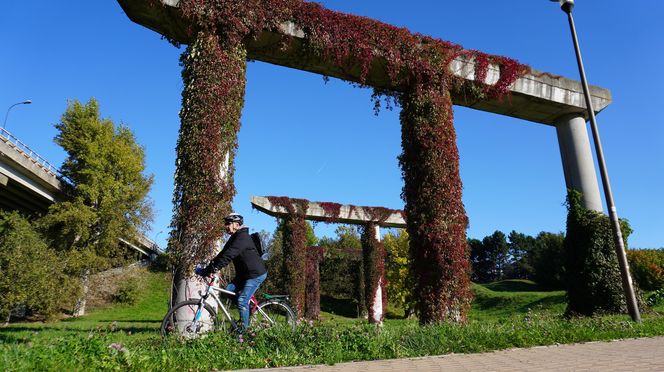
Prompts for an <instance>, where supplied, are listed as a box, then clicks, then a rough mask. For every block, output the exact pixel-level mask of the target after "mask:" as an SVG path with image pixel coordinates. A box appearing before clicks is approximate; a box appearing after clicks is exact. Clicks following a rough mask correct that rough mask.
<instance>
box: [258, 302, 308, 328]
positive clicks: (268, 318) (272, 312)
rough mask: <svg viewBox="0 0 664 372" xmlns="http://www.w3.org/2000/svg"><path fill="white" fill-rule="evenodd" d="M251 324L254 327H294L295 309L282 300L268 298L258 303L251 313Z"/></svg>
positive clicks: (295, 323) (295, 322)
mask: <svg viewBox="0 0 664 372" xmlns="http://www.w3.org/2000/svg"><path fill="white" fill-rule="evenodd" d="M251 325H252V326H253V327H254V328H256V329H259V330H261V329H267V328H290V329H295V326H296V325H297V317H296V316H295V311H294V310H293V309H292V308H291V307H290V306H289V305H288V304H287V303H286V302H283V301H276V300H268V301H263V302H261V303H260V304H258V308H257V309H256V311H255V312H254V313H253V314H252V315H251Z"/></svg>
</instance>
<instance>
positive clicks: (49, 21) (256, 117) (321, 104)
mask: <svg viewBox="0 0 664 372" xmlns="http://www.w3.org/2000/svg"><path fill="white" fill-rule="evenodd" d="M322 3H323V4H324V5H325V6H326V7H328V8H330V9H334V10H339V11H343V12H348V13H353V14H357V15H364V16H368V17H372V18H375V19H378V20H381V21H384V22H387V23H391V24H394V25H396V26H405V27H407V28H409V29H410V30H411V31H413V32H420V33H423V34H428V35H431V36H434V37H438V38H441V39H444V40H449V41H453V42H455V43H458V44H461V45H463V46H464V47H466V48H470V49H479V50H482V51H485V52H488V53H493V54H500V55H505V56H510V57H513V58H516V59H518V60H519V61H521V62H523V63H526V64H529V65H530V66H532V67H534V68H536V69H538V70H542V71H547V72H550V73H553V74H558V75H563V76H566V77H569V78H573V79H578V71H577V69H576V63H575V60H574V54H573V49H572V44H571V39H570V34H569V29H568V26H567V21H566V17H565V14H564V13H563V12H561V11H560V10H559V8H558V5H557V4H555V3H551V2H549V1H547V0H513V1H485V0H474V1H471V0H469V1H416V0H411V1H407V2H406V1H396V0H382V1H348V0H347V1H340V0H328V1H322ZM574 14H575V19H576V22H577V29H578V32H579V37H580V40H581V45H582V49H583V54H584V59H585V63H586V70H587V72H588V79H589V81H590V83H591V84H593V85H599V86H602V87H605V88H608V89H610V90H611V92H612V94H613V100H614V102H613V104H612V105H611V106H609V107H608V108H607V109H606V110H605V111H603V112H602V113H600V114H599V115H598V122H599V126H600V133H601V136H602V142H603V145H604V149H605V154H606V159H607V164H608V169H609V175H610V177H611V182H612V186H613V190H614V194H615V195H614V196H615V200H616V205H617V207H618V213H619V215H620V216H621V217H624V218H628V219H629V220H630V222H631V224H632V227H633V228H634V234H633V235H632V238H631V239H630V245H631V246H632V247H641V248H656V247H662V246H664V232H663V231H662V230H663V228H664V197H663V196H662V192H663V191H664V171H663V170H664V169H663V168H664V151H663V147H664V125H663V124H664V123H662V114H661V108H662V102H663V101H664V94H663V93H662V87H664V74H663V73H662V61H663V60H664V41H663V40H664V26H663V25H662V22H661V15H662V14H664V2H661V1H656V0H640V1H634V2H627V1H624V0H623V1H618V0H604V1H587V0H586V1H583V0H580V1H578V2H577V6H576V9H575V12H574ZM0 41H1V42H2V47H3V53H2V56H1V57H0V110H1V111H0V112H1V114H2V116H3V119H4V115H5V112H6V110H7V108H8V107H9V106H10V105H12V104H13V103H16V102H20V101H22V100H24V99H31V100H32V101H33V102H34V103H33V104H32V105H29V106H28V105H23V106H17V107H14V108H13V109H12V110H11V112H10V114H9V118H8V121H7V129H8V130H9V131H10V132H12V133H13V134H15V135H16V136H17V137H18V138H20V139H21V140H22V141H24V142H25V143H27V144H28V145H29V146H30V147H32V148H33V149H34V150H35V151H37V152H38V153H40V154H41V155H42V156H44V157H46V158H47V159H49V160H50V161H51V162H52V163H53V164H55V165H59V164H61V163H62V161H63V159H64V157H65V154H64V152H63V151H62V150H61V149H60V148H58V146H56V145H55V144H54V143H53V137H54V136H55V135H56V131H55V129H54V127H53V124H54V123H56V122H58V120H59V118H60V115H61V114H62V112H63V111H64V110H65V108H66V105H67V100H70V99H78V100H80V101H83V102H86V101H87V100H88V99H89V98H90V97H95V98H96V99H97V100H98V101H99V102H100V104H101V110H102V115H103V116H104V117H108V118H111V119H112V120H113V121H114V122H115V123H118V124H119V123H123V124H125V125H127V126H129V127H130V128H131V129H132V130H133V131H134V133H135V134H136V137H137V140H138V142H139V143H140V144H141V145H143V146H144V147H145V152H146V156H147V171H148V172H149V173H152V174H154V176H155V184H154V187H153V190H152V192H151V194H150V196H151V198H152V200H153V201H154V205H155V212H156V216H155V217H156V218H155V221H154V225H153V230H152V231H151V232H149V233H148V236H150V237H152V238H156V240H157V242H158V243H160V245H162V246H163V244H164V240H165V238H166V236H167V232H168V225H169V222H170V218H171V208H172V204H171V199H172V190H173V172H174V169H175V168H174V163H175V143H176V139H177V134H178V127H179V118H178V111H179V109H180V93H181V90H182V82H181V79H180V67H179V66H178V57H179V55H180V53H181V52H182V50H178V49H176V48H175V47H173V46H171V45H170V44H168V43H167V42H166V41H164V40H161V38H160V35H158V34H156V33H154V32H153V31H150V30H148V29H146V28H144V27H142V26H139V25H137V24H134V23H132V22H131V21H130V20H129V19H128V18H127V17H126V16H125V14H124V12H123V11H122V9H121V8H120V6H119V5H118V4H117V3H116V1H114V0H104V1H101V0H95V1H90V0H85V1H84V0H69V1H46V0H37V1H3V2H2V5H0ZM247 79H248V82H247V91H246V103H245V107H244V111H243V117H242V129H241V131H240V135H239V142H240V148H239V153H238V157H237V163H236V168H237V171H236V177H235V180H236V186H237V189H238V194H237V196H236V198H235V201H234V203H233V206H234V208H235V209H236V210H237V211H238V212H239V213H242V214H244V215H245V216H246V219H247V222H248V224H249V225H251V226H252V227H253V228H255V229H259V230H260V229H265V230H268V231H272V230H273V229H274V227H275V225H276V224H275V221H274V219H272V218H271V217H267V216H265V215H262V214H261V213H259V212H256V211H252V210H251V208H250V204H249V198H250V196H251V195H287V196H291V197H299V198H307V199H310V200H320V201H334V202H339V203H350V204H356V205H378V206H385V207H389V208H402V207H403V202H402V201H401V199H400V192H401V187H402V180H401V176H400V170H399V167H398V163H397V160H396V157H397V155H398V154H399V153H400V151H401V149H400V130H399V121H398V110H395V111H393V112H388V111H383V112H381V114H380V115H379V116H374V115H373V111H372V104H371V102H370V91H368V90H363V89H358V88H353V87H351V86H350V85H349V84H347V83H345V82H342V81H338V80H331V81H330V82H329V83H327V84H325V83H324V81H323V79H322V78H321V77H320V76H318V75H313V74H310V73H306V72H302V71H297V70H291V69H287V68H283V67H278V66H272V65H268V64H265V63H261V62H253V63H250V64H249V67H248V76H247ZM455 126H456V128H457V132H458V144H459V150H460V155H461V176H462V180H463V183H464V195H463V200H464V203H465V206H466V210H467V213H468V216H469V218H470V229H469V230H468V235H469V236H470V237H475V238H482V237H484V236H485V235H488V234H491V233H492V232H493V231H495V230H501V231H503V232H505V233H508V232H509V231H511V230H517V231H519V232H523V233H527V234H531V235H535V234H537V233H538V232H540V231H552V232H558V231H563V230H564V229H565V219H566V211H565V208H564V206H563V201H564V199H565V181H564V177H563V171H562V165H561V160H560V154H559V151H558V143H557V138H556V133H555V129H554V128H553V127H548V126H544V125H540V124H534V123H530V122H525V121H521V120H518V119H513V118H509V117H501V116H498V115H494V114H489V113H485V112H479V111H473V110H470V109H466V108H462V107H456V108H455ZM160 231H163V232H162V233H160ZM332 231H333V228H332V227H326V226H325V225H322V224H320V225H318V226H317V227H316V232H317V233H318V234H330V233H331V232H332Z"/></svg>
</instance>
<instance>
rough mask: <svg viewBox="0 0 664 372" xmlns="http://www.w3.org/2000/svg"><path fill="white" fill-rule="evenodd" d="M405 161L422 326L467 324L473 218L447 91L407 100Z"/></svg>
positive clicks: (403, 103)
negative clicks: (469, 213)
mask: <svg viewBox="0 0 664 372" xmlns="http://www.w3.org/2000/svg"><path fill="white" fill-rule="evenodd" d="M401 106H402V111H401V123H402V126H401V128H402V134H401V138H402V139H401V144H402V148H403V153H402V155H401V156H400V157H399V163H400V164H401V169H402V175H403V178H404V180H405V181H406V182H405V184H404V187H403V192H402V196H403V198H404V200H405V201H406V208H405V210H406V215H407V216H408V221H407V226H408V227H407V230H408V234H409V236H410V256H411V258H412V260H413V270H414V274H415V279H416V283H417V284H416V287H415V296H416V301H417V305H416V310H417V311H418V313H419V319H420V322H421V323H423V324H427V323H434V322H438V321H442V320H452V321H455V322H459V321H464V320H465V318H466V313H467V311H468V308H469V305H470V300H471V292H470V280H469V277H468V273H469V267H470V265H469V262H468V257H467V254H466V227H467V225H468V219H467V217H466V213H465V210H464V206H463V203H462V201H461V178H460V176H459V153H458V149H457V146H456V134H455V131H454V125H453V112H452V100H451V98H450V94H449V93H447V92H444V93H440V92H438V91H436V90H434V89H428V90H427V89H426V88H424V87H422V88H421V89H419V92H413V93H412V94H406V95H404V96H403V98H402V101H401Z"/></svg>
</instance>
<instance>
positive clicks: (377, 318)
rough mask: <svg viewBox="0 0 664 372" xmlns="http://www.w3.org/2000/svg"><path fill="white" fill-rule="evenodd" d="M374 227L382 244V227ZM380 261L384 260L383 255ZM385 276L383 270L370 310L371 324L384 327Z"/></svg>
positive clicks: (377, 238)
mask: <svg viewBox="0 0 664 372" xmlns="http://www.w3.org/2000/svg"><path fill="white" fill-rule="evenodd" d="M373 227H374V234H375V236H376V240H377V241H379V242H380V226H378V225H373ZM379 259H381V260H382V259H383V258H382V255H381V257H380V258H379ZM383 275H385V271H384V270H383V272H382V273H380V277H379V278H378V284H377V285H376V292H375V293H373V296H374V301H373V306H372V307H371V309H369V322H370V323H375V324H379V325H382V324H383V320H382V319H383V291H382V289H381V284H382V283H383V280H384V279H383Z"/></svg>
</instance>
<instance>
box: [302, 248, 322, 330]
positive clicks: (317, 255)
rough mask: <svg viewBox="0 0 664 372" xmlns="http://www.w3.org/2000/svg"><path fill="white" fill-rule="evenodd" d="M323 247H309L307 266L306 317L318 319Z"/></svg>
mask: <svg viewBox="0 0 664 372" xmlns="http://www.w3.org/2000/svg"><path fill="white" fill-rule="evenodd" d="M323 253H324V248H323V247H308V248H307V258H306V260H307V267H306V270H305V274H306V275H305V277H306V284H305V293H306V294H305V306H304V317H305V318H306V319H312V320H315V319H318V318H319V316H320V261H321V260H322V259H323Z"/></svg>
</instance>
